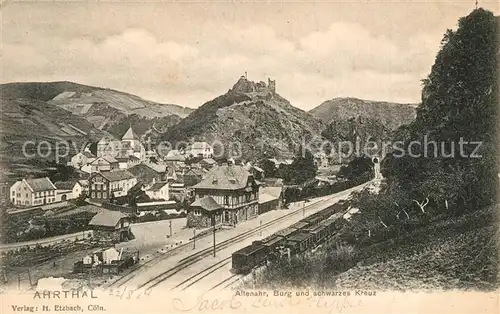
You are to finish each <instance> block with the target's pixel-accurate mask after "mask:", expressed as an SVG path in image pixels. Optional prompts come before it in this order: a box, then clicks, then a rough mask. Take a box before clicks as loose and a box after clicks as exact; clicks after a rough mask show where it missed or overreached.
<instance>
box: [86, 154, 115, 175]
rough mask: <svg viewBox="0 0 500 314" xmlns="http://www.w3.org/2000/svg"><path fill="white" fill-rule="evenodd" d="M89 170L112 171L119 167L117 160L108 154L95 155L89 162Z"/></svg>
mask: <svg viewBox="0 0 500 314" xmlns="http://www.w3.org/2000/svg"><path fill="white" fill-rule="evenodd" d="M90 167H91V172H101V171H113V170H117V169H119V168H120V164H119V163H118V160H116V158H114V157H113V156H110V155H104V156H101V157H97V158H96V159H94V160H93V161H92V162H91V163H90Z"/></svg>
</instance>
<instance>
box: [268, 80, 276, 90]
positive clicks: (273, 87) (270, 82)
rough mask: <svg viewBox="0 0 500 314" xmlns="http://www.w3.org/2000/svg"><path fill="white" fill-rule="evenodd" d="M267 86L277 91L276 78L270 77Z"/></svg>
mask: <svg viewBox="0 0 500 314" xmlns="http://www.w3.org/2000/svg"><path fill="white" fill-rule="evenodd" d="M267 87H268V88H269V90H270V91H271V92H273V93H276V80H274V81H272V80H271V79H270V78H268V79H267Z"/></svg>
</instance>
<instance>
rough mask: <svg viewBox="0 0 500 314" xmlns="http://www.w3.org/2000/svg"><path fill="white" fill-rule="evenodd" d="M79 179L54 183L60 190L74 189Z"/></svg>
mask: <svg viewBox="0 0 500 314" xmlns="http://www.w3.org/2000/svg"><path fill="white" fill-rule="evenodd" d="M76 183H78V181H59V182H56V183H54V185H55V186H56V188H57V189H58V190H72V189H73V187H74V186H75V184H76Z"/></svg>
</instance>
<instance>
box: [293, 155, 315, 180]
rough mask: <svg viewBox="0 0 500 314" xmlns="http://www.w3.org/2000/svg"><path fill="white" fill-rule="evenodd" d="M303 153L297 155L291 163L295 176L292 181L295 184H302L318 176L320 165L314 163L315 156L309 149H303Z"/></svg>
mask: <svg viewBox="0 0 500 314" xmlns="http://www.w3.org/2000/svg"><path fill="white" fill-rule="evenodd" d="M301 151H302V152H303V154H300V155H299V156H298V157H296V158H295V159H294V160H293V162H292V164H291V165H290V169H291V171H292V172H293V173H294V177H293V178H291V180H290V181H292V182H294V183H295V184H302V183H304V182H306V181H307V180H309V179H312V178H314V177H315V176H316V173H317V172H318V167H317V166H316V164H315V163H314V156H313V154H312V153H311V152H310V151H309V150H308V149H301Z"/></svg>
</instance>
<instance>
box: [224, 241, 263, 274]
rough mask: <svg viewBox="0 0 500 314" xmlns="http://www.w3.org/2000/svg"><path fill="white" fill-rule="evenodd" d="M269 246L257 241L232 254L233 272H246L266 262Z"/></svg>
mask: <svg viewBox="0 0 500 314" xmlns="http://www.w3.org/2000/svg"><path fill="white" fill-rule="evenodd" d="M268 254H269V248H268V247H267V246H265V245H262V244H259V243H255V242H254V243H252V244H251V245H248V246H246V247H244V248H242V249H240V250H238V251H236V252H234V253H233V254H232V269H231V271H232V272H233V273H235V274H248V273H249V272H250V271H251V270H252V269H253V268H254V267H256V266H259V265H262V264H264V263H265V262H266V260H267V256H268Z"/></svg>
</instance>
